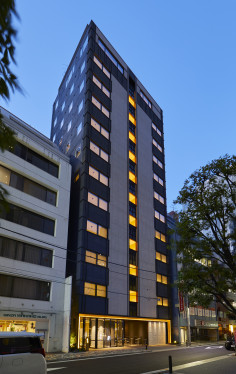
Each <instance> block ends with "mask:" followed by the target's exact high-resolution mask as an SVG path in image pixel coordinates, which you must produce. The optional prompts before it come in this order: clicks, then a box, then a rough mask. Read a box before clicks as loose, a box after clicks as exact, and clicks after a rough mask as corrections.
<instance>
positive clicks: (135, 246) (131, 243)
mask: <svg viewBox="0 0 236 374" xmlns="http://www.w3.org/2000/svg"><path fill="white" fill-rule="evenodd" d="M129 248H130V249H132V250H133V251H137V250H138V243H137V242H136V241H135V240H133V239H129Z"/></svg>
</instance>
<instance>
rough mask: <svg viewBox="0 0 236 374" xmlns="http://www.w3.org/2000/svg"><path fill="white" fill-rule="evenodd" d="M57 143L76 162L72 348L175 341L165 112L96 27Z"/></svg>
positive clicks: (57, 114)
mask: <svg viewBox="0 0 236 374" xmlns="http://www.w3.org/2000/svg"><path fill="white" fill-rule="evenodd" d="M51 139H52V140H53V141H54V142H55V143H56V144H57V145H58V146H59V147H60V150H61V151H63V152H64V153H65V154H67V155H68V156H70V160H71V164H72V190H71V207H70V224H69V242H68V268H67V270H68V275H71V274H72V275H73V298H72V320H71V342H72V343H74V344H76V345H77V346H78V347H82V346H83V345H84V343H85V341H89V344H90V347H93V348H101V347H109V346H117V345H118V346H119V345H122V344H125V343H126V342H130V343H142V342H145V341H146V340H148V344H150V345H153V344H163V343H167V342H170V339H171V336H170V335H171V334H170V320H169V304H170V303H169V291H168V281H169V280H168V251H167V247H166V187H165V162H164V139H163V114H162V110H161V108H160V107H159V106H158V104H157V103H156V102H155V101H154V99H153V98H152V97H151V95H150V94H149V93H148V92H147V90H146V89H145V88H144V87H143V85H142V84H141V83H140V81H139V80H138V79H137V77H136V76H135V75H134V73H133V72H132V71H131V70H130V69H129V67H128V66H127V65H126V63H125V62H124V61H123V59H122V58H121V57H120V56H119V54H118V53H117V51H116V50H115V49H114V48H113V47H112V45H111V44H110V43H109V41H108V40H107V39H106V38H105V36H104V35H103V34H102V33H101V31H100V30H99V29H98V27H97V26H96V25H95V24H94V23H93V22H92V21H91V22H90V24H89V25H87V27H86V29H85V31H84V33H83V35H82V38H81V40H80V42H79V45H78V47H77V49H76V51H75V53H74V55H73V57H72V60H71V62H70V64H69V67H68V69H67V71H66V73H65V76H64V78H63V80H62V82H61V85H60V87H59V90H58V96H57V97H56V100H55V103H54V106H53V115H52V128H51Z"/></svg>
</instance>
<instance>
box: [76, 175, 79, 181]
mask: <svg viewBox="0 0 236 374" xmlns="http://www.w3.org/2000/svg"><path fill="white" fill-rule="evenodd" d="M78 180H79V173H77V174H76V176H75V182H77V181H78Z"/></svg>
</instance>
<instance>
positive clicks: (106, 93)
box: [102, 85, 111, 97]
mask: <svg viewBox="0 0 236 374" xmlns="http://www.w3.org/2000/svg"><path fill="white" fill-rule="evenodd" d="M102 91H103V92H104V94H105V95H107V96H108V97H110V96H111V94H110V91H109V90H108V89H107V88H106V87H105V86H103V85H102Z"/></svg>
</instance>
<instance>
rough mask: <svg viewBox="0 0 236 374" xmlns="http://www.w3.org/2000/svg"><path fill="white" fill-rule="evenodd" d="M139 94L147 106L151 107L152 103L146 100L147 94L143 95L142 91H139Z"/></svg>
mask: <svg viewBox="0 0 236 374" xmlns="http://www.w3.org/2000/svg"><path fill="white" fill-rule="evenodd" d="M140 96H141V98H142V99H143V100H144V101H145V103H146V104H147V105H148V106H149V108H151V107H152V103H151V102H150V101H149V100H148V98H147V96H146V95H144V93H143V92H142V91H140Z"/></svg>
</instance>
